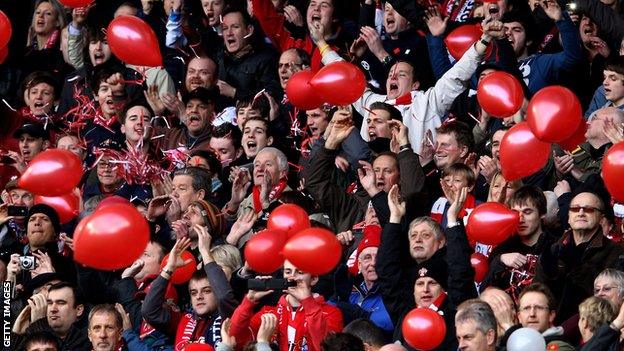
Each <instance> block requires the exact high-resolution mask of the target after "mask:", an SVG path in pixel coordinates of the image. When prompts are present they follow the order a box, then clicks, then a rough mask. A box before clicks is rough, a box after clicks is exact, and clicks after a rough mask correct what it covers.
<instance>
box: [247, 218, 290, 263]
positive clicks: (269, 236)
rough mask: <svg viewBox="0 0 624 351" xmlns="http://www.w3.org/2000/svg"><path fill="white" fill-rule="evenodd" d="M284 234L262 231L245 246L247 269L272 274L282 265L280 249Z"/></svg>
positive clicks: (283, 241) (284, 238)
mask: <svg viewBox="0 0 624 351" xmlns="http://www.w3.org/2000/svg"><path fill="white" fill-rule="evenodd" d="M285 243H286V234H285V233H283V232H280V231H277V230H270V229H267V230H263V231H261V232H260V233H258V234H256V235H254V236H253V237H252V238H251V239H250V240H249V241H248V242H247V245H245V259H246V260H247V263H249V267H251V269H253V270H254V271H256V272H259V273H265V274H269V273H273V272H275V271H276V270H278V269H279V268H280V267H282V265H283V264H284V254H283V253H282V249H283V248H284V244H285Z"/></svg>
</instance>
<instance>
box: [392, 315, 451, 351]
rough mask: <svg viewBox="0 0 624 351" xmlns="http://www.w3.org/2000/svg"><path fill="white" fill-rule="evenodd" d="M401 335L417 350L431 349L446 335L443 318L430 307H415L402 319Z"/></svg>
mask: <svg viewBox="0 0 624 351" xmlns="http://www.w3.org/2000/svg"><path fill="white" fill-rule="evenodd" d="M401 331H402V332H403V337H404V338H405V341H407V343H408V344H410V346H412V347H413V348H415V349H418V350H433V349H435V348H436V347H438V346H440V344H441V343H442V341H444V337H445V336H446V323H444V318H442V316H440V315H439V314H438V313H437V312H435V311H434V310H432V309H430V308H415V309H413V310H411V311H410V312H409V313H408V314H407V315H405V318H404V319H403V324H402V325H401Z"/></svg>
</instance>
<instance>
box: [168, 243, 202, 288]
mask: <svg viewBox="0 0 624 351" xmlns="http://www.w3.org/2000/svg"><path fill="white" fill-rule="evenodd" d="M181 257H182V260H183V261H184V262H187V261H188V263H187V264H185V265H184V266H182V267H180V268H178V269H176V270H175V271H173V275H171V283H172V284H184V283H186V282H188V281H189V280H191V277H192V276H193V273H195V271H196V270H197V261H196V260H195V256H193V254H192V253H190V252H188V251H183V252H182V255H181ZM168 260H169V254H167V255H166V256H165V257H163V259H162V261H161V262H160V268H161V269H162V268H165V266H166V265H167V261H168Z"/></svg>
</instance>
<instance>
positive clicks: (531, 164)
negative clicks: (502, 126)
mask: <svg viewBox="0 0 624 351" xmlns="http://www.w3.org/2000/svg"><path fill="white" fill-rule="evenodd" d="M548 157H550V144H548V143H545V142H543V141H540V140H539V139H537V138H536V137H535V135H533V132H532V131H531V129H530V128H529V126H528V124H527V123H526V122H522V123H518V124H516V125H515V126H513V127H512V128H511V129H509V130H508V131H507V133H505V135H504V136H503V139H502V140H501V145H500V156H499V158H500V163H501V168H502V172H503V177H504V178H505V179H506V180H507V181H510V182H511V181H514V180H518V179H521V178H524V177H527V176H530V175H531V174H533V173H535V172H537V171H539V170H540V169H541V168H542V167H544V165H545V164H546V162H547V161H548Z"/></svg>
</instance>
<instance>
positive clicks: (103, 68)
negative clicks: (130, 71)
mask: <svg viewBox="0 0 624 351" xmlns="http://www.w3.org/2000/svg"><path fill="white" fill-rule="evenodd" d="M115 73H122V71H121V69H120V68H119V67H115V66H113V65H109V64H106V65H105V64H102V65H98V66H95V67H94V68H93V72H92V74H91V79H90V82H89V84H90V85H91V91H92V92H93V94H95V95H97V93H98V91H99V90H100V84H102V82H106V80H107V79H108V78H110V77H111V76H112V75H113V74H115Z"/></svg>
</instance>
